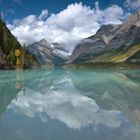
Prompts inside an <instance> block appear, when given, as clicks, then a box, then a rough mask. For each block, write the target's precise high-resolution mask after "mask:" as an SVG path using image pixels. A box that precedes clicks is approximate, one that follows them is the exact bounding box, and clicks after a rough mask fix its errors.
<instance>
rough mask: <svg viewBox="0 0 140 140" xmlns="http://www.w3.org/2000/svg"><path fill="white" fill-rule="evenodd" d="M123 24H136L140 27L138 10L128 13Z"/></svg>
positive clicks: (139, 12)
mask: <svg viewBox="0 0 140 140" xmlns="http://www.w3.org/2000/svg"><path fill="white" fill-rule="evenodd" d="M125 24H126V25H128V26H131V25H136V26H137V27H140V11H137V12H136V13H135V14H131V15H129V16H128V19H127V20H126V23H125Z"/></svg>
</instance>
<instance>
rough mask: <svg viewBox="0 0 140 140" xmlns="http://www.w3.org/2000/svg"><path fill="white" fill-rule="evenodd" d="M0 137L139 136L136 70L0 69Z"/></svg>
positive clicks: (95, 139)
mask: <svg viewBox="0 0 140 140" xmlns="http://www.w3.org/2000/svg"><path fill="white" fill-rule="evenodd" d="M0 140H140V70H105V69H102V70H100V69H97V70H90V71H88V70H65V69H49V70H48V69H43V70H33V71H21V72H15V71H0Z"/></svg>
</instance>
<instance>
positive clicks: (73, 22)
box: [8, 2, 123, 49]
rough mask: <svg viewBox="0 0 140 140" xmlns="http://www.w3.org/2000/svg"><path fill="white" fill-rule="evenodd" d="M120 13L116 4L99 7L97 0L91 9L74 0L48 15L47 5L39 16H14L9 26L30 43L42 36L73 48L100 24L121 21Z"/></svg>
mask: <svg viewBox="0 0 140 140" xmlns="http://www.w3.org/2000/svg"><path fill="white" fill-rule="evenodd" d="M122 16H123V10H122V8H121V7H119V6H117V5H111V6H110V7H108V8H106V9H104V10H101V9H100V8H99V4H98V2H96V3H95V8H93V9H91V8H90V7H88V6H85V5H83V4H82V3H75V4H71V5H69V6H68V7H67V8H66V9H65V10H63V11H61V12H59V13H57V14H51V15H50V16H48V10H47V9H46V10H43V11H42V12H41V14H40V15H39V16H37V15H29V16H27V17H25V18H23V19H22V20H14V22H13V24H9V25H8V27H9V29H10V30H11V31H12V33H13V34H14V35H15V36H17V37H18V39H19V41H20V42H21V43H26V44H30V43H33V42H35V41H39V40H41V39H43V38H45V39H46V40H48V41H49V42H59V43H66V44H67V47H68V48H69V49H72V48H73V46H74V45H75V44H76V43H77V42H78V41H79V40H81V39H83V38H86V37H89V36H90V35H93V34H95V32H96V31H97V29H99V27H100V26H101V24H109V23H113V24H119V23H121V22H122V21H121V18H122Z"/></svg>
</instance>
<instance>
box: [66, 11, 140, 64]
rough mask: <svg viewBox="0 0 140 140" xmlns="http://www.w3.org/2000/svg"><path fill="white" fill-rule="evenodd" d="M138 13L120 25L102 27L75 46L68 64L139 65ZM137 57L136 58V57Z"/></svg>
mask: <svg viewBox="0 0 140 140" xmlns="http://www.w3.org/2000/svg"><path fill="white" fill-rule="evenodd" d="M139 51H140V11H138V12H137V13H135V14H132V15H130V16H129V17H128V18H127V20H126V21H125V22H124V23H123V24H121V25H111V24H109V25H102V26H101V28H100V29H99V30H98V31H97V32H96V34H95V35H93V36H90V37H88V38H86V39H84V40H82V41H81V42H80V43H79V44H77V45H76V47H75V49H74V50H73V53H72V55H71V57H70V59H69V60H68V61H67V62H66V65H69V64H84V63H85V64H87V63H93V64H96V63H131V64H132V63H137V64H138V65H139V64H140V53H139ZM136 56H137V57H136Z"/></svg>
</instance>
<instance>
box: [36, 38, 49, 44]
mask: <svg viewBox="0 0 140 140" xmlns="http://www.w3.org/2000/svg"><path fill="white" fill-rule="evenodd" d="M38 43H39V44H42V45H43V44H44V45H46V44H49V43H48V41H47V40H46V39H42V40H40V41H39V42H38Z"/></svg>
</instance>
